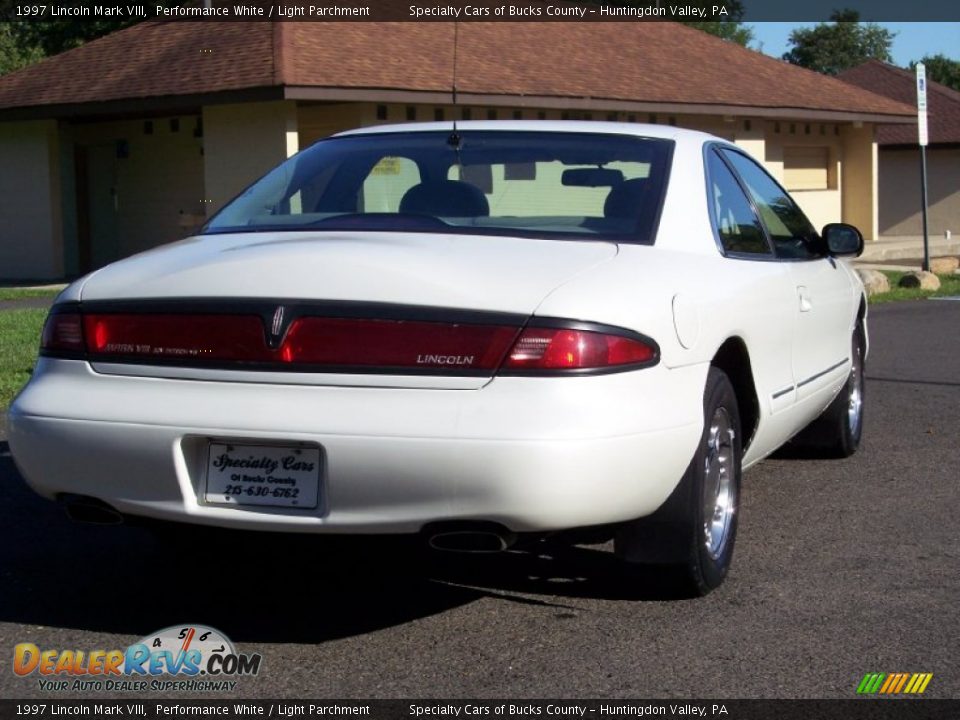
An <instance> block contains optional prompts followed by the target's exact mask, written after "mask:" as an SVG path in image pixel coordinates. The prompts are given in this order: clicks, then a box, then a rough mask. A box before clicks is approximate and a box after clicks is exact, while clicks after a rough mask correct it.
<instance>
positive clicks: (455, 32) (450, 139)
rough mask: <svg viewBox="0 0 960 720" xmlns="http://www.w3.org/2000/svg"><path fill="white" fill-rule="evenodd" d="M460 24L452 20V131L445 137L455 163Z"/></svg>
mask: <svg viewBox="0 0 960 720" xmlns="http://www.w3.org/2000/svg"><path fill="white" fill-rule="evenodd" d="M459 30H460V26H459V24H458V23H457V21H456V20H454V21H453V74H452V77H451V82H450V85H451V88H452V91H453V92H452V98H453V132H452V133H450V137H448V138H447V145H449V146H450V147H452V148H455V149H456V151H457V164H458V165H459V164H460V133H459V132H457V45H458V44H459V43H458V40H459V35H460V33H459Z"/></svg>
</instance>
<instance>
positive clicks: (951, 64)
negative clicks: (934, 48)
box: [909, 53, 960, 91]
mask: <svg viewBox="0 0 960 720" xmlns="http://www.w3.org/2000/svg"><path fill="white" fill-rule="evenodd" d="M920 62H922V63H923V64H924V65H925V66H926V68H927V79H928V80H933V81H934V82H938V83H940V84H941V85H946V86H947V87H950V88H953V89H954V90H957V91H960V61H957V60H951V59H950V58H948V57H947V56H946V55H943V54H941V53H937V54H936V55H924V56H923V57H922V58H920ZM909 67H910V70H911V71H913V72H916V69H917V63H916V62H911V63H910V66H909Z"/></svg>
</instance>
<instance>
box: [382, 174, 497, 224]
mask: <svg viewBox="0 0 960 720" xmlns="http://www.w3.org/2000/svg"><path fill="white" fill-rule="evenodd" d="M400 212H402V213H414V214H418V215H433V216H434V217H481V216H486V215H489V214H490V203H488V202H487V198H486V196H485V195H484V194H483V190H481V189H480V188H478V187H477V186H476V185H471V184H470V183H466V182H461V181H459V180H438V181H434V182H424V183H420V184H419V185H414V186H413V187H412V188H410V189H409V190H407V192H406V194H405V195H404V196H403V198H402V199H401V200H400Z"/></svg>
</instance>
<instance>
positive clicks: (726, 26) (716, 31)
mask: <svg viewBox="0 0 960 720" xmlns="http://www.w3.org/2000/svg"><path fill="white" fill-rule="evenodd" d="M684 24H685V25H689V26H690V27H695V28H697V30H703V31H704V32H707V33H710V34H711V35H716V36H717V37H718V38H722V39H724V40H729V41H730V42H735V43H737V45H743V46H744V47H747V46H748V45H749V44H750V43H751V42H752V41H753V28H752V27H750V26H749V25H744V24H743V23H742V22H740V21H739V20H720V21H719V22H689V23H684Z"/></svg>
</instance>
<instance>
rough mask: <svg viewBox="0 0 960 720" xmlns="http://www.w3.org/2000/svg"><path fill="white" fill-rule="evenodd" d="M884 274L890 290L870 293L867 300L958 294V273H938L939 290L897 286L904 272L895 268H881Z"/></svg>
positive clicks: (959, 290)
mask: <svg viewBox="0 0 960 720" xmlns="http://www.w3.org/2000/svg"><path fill="white" fill-rule="evenodd" d="M882 272H883V274H884V275H886V276H887V279H888V280H889V281H890V292H885V293H881V294H879V295H871V296H870V298H869V301H870V303H871V304H873V303H884V302H895V301H897V300H922V299H923V298H929V297H942V296H944V295H960V275H938V276H937V277H938V278H940V289H939V290H933V291H930V290H921V289H920V288H902V287H897V283H898V282H900V278H902V277H903V276H904V275H905V274H906V273H903V272H897V271H896V270H883V271H882Z"/></svg>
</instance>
